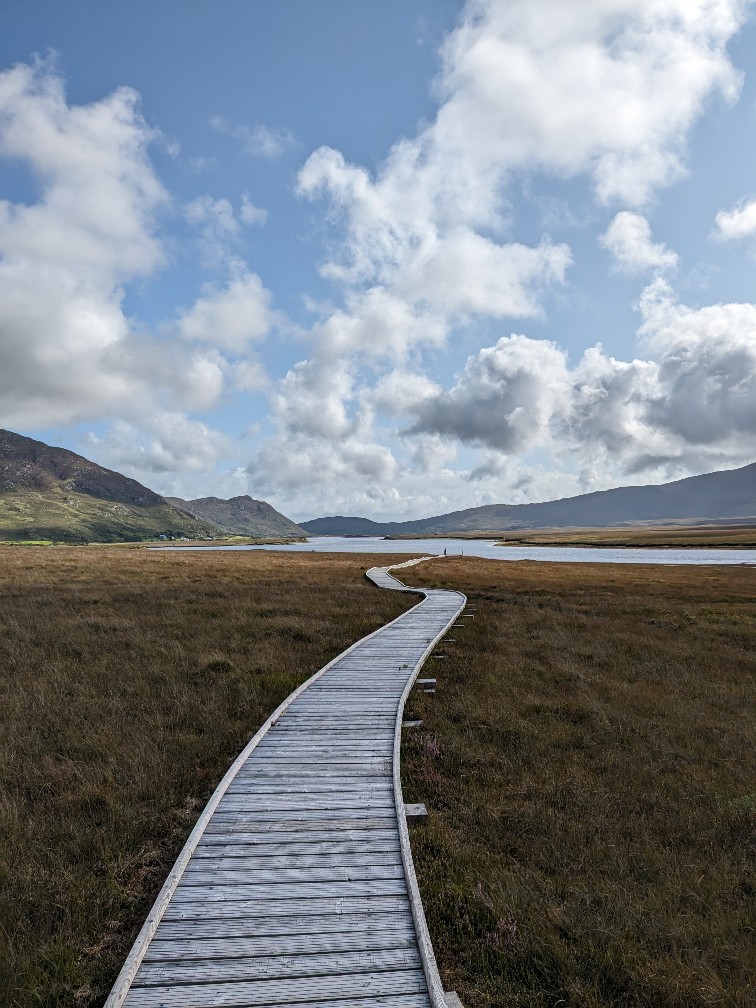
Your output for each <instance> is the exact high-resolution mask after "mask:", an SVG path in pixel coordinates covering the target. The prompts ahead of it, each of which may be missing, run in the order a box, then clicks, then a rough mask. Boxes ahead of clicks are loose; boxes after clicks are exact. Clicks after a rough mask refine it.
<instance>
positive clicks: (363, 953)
mask: <svg viewBox="0 0 756 1008" xmlns="http://www.w3.org/2000/svg"><path fill="white" fill-rule="evenodd" d="M419 968H422V963H421V961H420V955H419V953H418V951H417V948H416V947H414V948H397V949H362V950H360V951H359V952H329V953H326V954H324V955H320V954H315V955H308V954H306V953H302V954H301V955H270V956H243V957H239V958H237V959H228V958H226V957H223V958H221V959H218V958H214V959H187V960H183V961H173V960H162V961H156V962H144V963H143V964H142V967H141V969H140V970H139V972H138V973H137V975H136V979H135V981H134V985H135V986H138V987H148V986H160V987H162V986H166V985H168V984H191V983H206V982H208V981H210V982H211V983H220V982H223V981H227V980H245V981H255V980H282V979H284V978H287V977H289V978H292V979H294V978H296V979H297V980H298V981H299V980H301V979H303V978H314V977H323V978H328V979H331V978H333V977H337V976H339V975H340V974H343V973H347V974H349V973H352V974H354V973H361V972H365V973H368V972H371V973H372V972H378V971H381V970H413V969H419Z"/></svg>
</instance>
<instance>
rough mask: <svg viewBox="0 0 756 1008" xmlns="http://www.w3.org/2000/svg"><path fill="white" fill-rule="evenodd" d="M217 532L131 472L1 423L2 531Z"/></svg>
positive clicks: (4, 534) (83, 536) (89, 536)
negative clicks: (17, 431)
mask: <svg viewBox="0 0 756 1008" xmlns="http://www.w3.org/2000/svg"><path fill="white" fill-rule="evenodd" d="M214 533H215V529H214V528H213V527H212V526H211V525H208V524H206V523H205V522H201V521H197V519H195V518H192V517H189V516H188V515H186V514H184V513H183V512H182V511H178V510H177V509H176V508H174V507H172V506H171V505H170V504H167V503H166V502H165V501H164V500H163V498H162V497H161V496H160V495H159V494H156V493H155V492H154V491H153V490H150V489H148V488H147V487H146V486H143V485H142V484H141V483H138V482H137V481H136V480H134V479H130V478H129V477H128V476H123V475H122V474H121V473H118V472H114V471H113V470H111V469H105V468H104V467H103V466H100V465H97V463H96V462H91V461H90V460H89V459H86V458H84V457H83V456H82V455H77V454H76V452H72V451H68V449H66V448H54V447H51V446H50V445H48V444H45V443H44V442H43V441H35V440H34V438H28V437H24V436H23V435H21V434H15V433H13V431H8V430H2V429H0V539H7V540H12V541H21V542H23V541H29V540H37V539H43V540H44V539H52V540H53V541H56V542H71V543H84V542H123V541H129V540H139V539H154V538H156V537H157V536H160V535H167V536H173V537H175V536H187V537H190V538H197V537H203V538H204V537H205V536H208V535H213V534H214Z"/></svg>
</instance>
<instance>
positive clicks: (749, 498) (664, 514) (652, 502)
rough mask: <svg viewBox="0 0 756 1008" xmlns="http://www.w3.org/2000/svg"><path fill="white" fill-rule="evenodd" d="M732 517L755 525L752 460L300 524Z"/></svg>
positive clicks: (511, 526) (453, 526) (588, 522)
mask: <svg viewBox="0 0 756 1008" xmlns="http://www.w3.org/2000/svg"><path fill="white" fill-rule="evenodd" d="M738 519H740V520H746V521H748V520H753V521H754V522H756V462H754V463H751V465H747V466H743V467H742V468H740V469H727V470H725V471H723V472H714V473H705V474H704V475H702V476H688V477H686V478H685V479H681V480H674V481H673V482H671V483H662V484H660V485H657V486H630V487H616V488H614V489H612V490H599V491H595V492H594V493H588V494H580V495H579V496H577V497H564V498H562V499H560V500H555V501H544V502H543V503H538V504H488V505H485V506H483V507H477V508H467V509H465V510H464V511H452V512H450V513H449V514H443V515H436V516H434V517H432V518H421V519H417V520H415V521H407V522H374V521H370V519H368V518H357V517H345V516H341V515H337V516H332V517H328V518H314V519H313V520H311V521H305V522H301V523H300V524H301V526H302V528H303V529H305V531H306V532H308V533H309V534H310V535H361V536H362V535H368V536H370V535H373V536H384V535H429V534H434V533H450V532H498V531H507V530H510V531H513V530H518V529H527V528H611V527H612V526H616V525H626V524H641V523H645V524H653V523H659V522H661V523H664V522H682V521H687V522H690V523H692V524H695V523H698V522H704V521H710V522H721V521H733V520H738Z"/></svg>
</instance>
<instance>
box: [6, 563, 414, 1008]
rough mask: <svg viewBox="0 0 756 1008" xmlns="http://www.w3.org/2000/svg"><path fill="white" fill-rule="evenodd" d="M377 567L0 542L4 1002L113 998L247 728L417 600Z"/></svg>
mask: <svg viewBox="0 0 756 1008" xmlns="http://www.w3.org/2000/svg"><path fill="white" fill-rule="evenodd" d="M390 559H391V558H389V559H388V561H386V562H390ZM396 559H397V560H402V559H404V558H403V557H398V558H396ZM382 560H383V558H373V557H368V556H366V557H349V556H346V557H339V556H323V555H322V554H291V553H289V554H287V553H264V552H241V553H223V552H209V551H205V550H198V551H196V552H192V553H154V552H149V551H147V550H144V549H129V548H127V547H123V546H121V547H28V546H20V547H2V548H0V711H2V716H0V724H1V726H2V727H1V728H0V1004H2V1005H3V1006H8V1008H31V1006H35V1008H36V1006H45V1008H53V1006H55V1008H64V1006H69V1005H70V1006H74V1005H76V1006H94V1005H100V1004H102V1002H103V1001H104V998H105V996H106V994H107V992H108V991H109V989H110V986H111V985H112V983H113V981H114V980H115V978H116V976H117V974H118V971H119V969H120V967H121V965H122V962H123V960H124V958H125V956H126V953H127V951H128V949H129V948H130V946H131V943H132V942H133V940H134V938H135V937H136V934H137V932H138V931H139V928H140V927H141V925H142V923H143V921H144V918H145V917H146V915H147V911H148V910H149V907H150V905H151V903H152V901H153V900H154V898H155V896H156V895H157V892H158V891H159V889H160V887H161V886H162V884H163V880H164V878H165V876H166V875H167V873H168V871H169V869H170V867H171V865H172V864H173V862H174V860H175V859H176V856H177V855H178V852H179V850H180V849H181V847H182V845H183V843H184V840H185V839H186V837H187V836H188V834H189V833H190V832H191V829H192V826H193V825H194V822H195V820H196V818H197V816H198V815H199V813H200V811H201V809H202V807H203V805H204V803H205V801H206V800H207V798H208V797H209V796H210V794H211V793H212V791H213V790H214V788H215V786H216V784H217V783H218V781H219V780H220V778H221V777H222V776H223V774H224V773H225V771H226V770H227V768H228V766H229V765H230V763H231V762H232V761H233V760H234V759H235V757H236V756H237V755H238V753H239V752H240V750H241V749H242V748H243V747H244V745H245V744H246V742H247V741H248V739H249V737H250V736H251V735H252V734H254V732H255V731H256V730H257V728H258V727H259V726H260V725H261V724H262V723H263V722H264V721H265V720H266V718H267V717H268V715H269V714H270V713H271V712H272V711H273V710H274V709H275V708H276V706H277V705H278V704H279V703H280V702H281V701H282V700H283V699H284V698H285V697H286V696H288V694H289V693H290V692H291V691H292V690H293V689H294V688H295V687H296V686H297V685H298V684H299V683H300V682H302V681H303V680H304V679H305V678H307V677H308V676H309V675H311V674H312V673H314V672H316V671H317V670H318V669H319V668H321V667H322V666H323V665H325V664H326V662H328V661H329V660H330V659H331V658H333V657H334V656H335V655H337V654H339V653H340V652H341V651H343V650H344V648H346V647H348V646H349V645H350V644H351V643H353V642H354V641H355V640H357V639H359V638H360V637H362V636H364V635H365V634H366V633H370V632H371V631H373V630H375V629H377V628H378V627H379V626H381V625H383V624H384V623H385V622H387V621H388V620H390V619H393V618H394V617H395V616H397V615H398V614H399V613H400V612H402V611H404V610H405V609H406V608H408V607H409V606H410V605H411V604H412V601H413V600H412V597H411V596H403V595H400V594H398V593H395V592H381V591H378V590H377V589H375V588H374V587H373V586H371V585H370V584H369V583H368V582H367V581H366V580H365V578H364V576H363V570H364V569H365V568H366V567H368V566H372V564H373V563H376V562H382Z"/></svg>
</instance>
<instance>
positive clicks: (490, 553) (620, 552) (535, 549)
mask: <svg viewBox="0 0 756 1008" xmlns="http://www.w3.org/2000/svg"><path fill="white" fill-rule="evenodd" d="M153 548H155V549H159V550H177V549H178V550H191V549H209V550H261V549H263V550H275V551H277V552H286V553H394V554H396V553H409V554H415V555H417V554H422V555H425V554H431V555H435V554H438V553H443V552H444V550H446V552H447V554H448V555H449V556H459V555H460V554H464V555H465V556H476V557H485V558H486V559H488V560H549V561H551V562H553V563H626V564H627V563H636V564H637V563H640V564H756V549H740V550H734V549H698V548H694V549H646V548H644V549H608V548H606V549H604V548H602V549H595V548H591V547H588V546H496V545H495V544H494V543H493V542H490V541H488V540H484V539H383V538H379V537H375V538H372V537H365V538H359V539H351V538H346V537H344V538H342V537H340V536H316V537H315V536H314V537H313V538H311V539H308V541H307V542H304V543H287V544H286V545H282V546H202V547H197V546H157V547H153Z"/></svg>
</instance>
